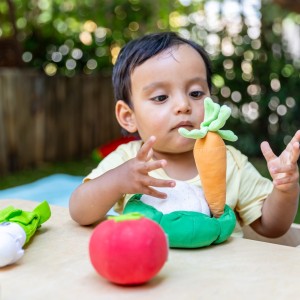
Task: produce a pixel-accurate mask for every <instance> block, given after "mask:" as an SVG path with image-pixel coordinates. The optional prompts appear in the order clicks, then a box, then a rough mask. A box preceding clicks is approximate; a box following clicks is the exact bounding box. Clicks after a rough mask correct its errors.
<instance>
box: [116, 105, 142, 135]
mask: <svg viewBox="0 0 300 300" xmlns="http://www.w3.org/2000/svg"><path fill="white" fill-rule="evenodd" d="M115 113H116V117H117V120H118V122H119V124H120V125H121V127H122V128H124V129H125V130H127V131H128V132H130V133H134V132H136V131H137V128H136V123H135V117H134V112H133V110H132V109H131V108H130V107H129V105H128V104H127V103H125V102H124V101H123V100H118V101H117V103H116V107H115Z"/></svg>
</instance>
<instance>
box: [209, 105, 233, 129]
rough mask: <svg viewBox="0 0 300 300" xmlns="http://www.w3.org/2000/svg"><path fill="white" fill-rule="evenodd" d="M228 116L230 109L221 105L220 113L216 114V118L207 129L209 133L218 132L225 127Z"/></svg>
mask: <svg viewBox="0 0 300 300" xmlns="http://www.w3.org/2000/svg"><path fill="white" fill-rule="evenodd" d="M230 114H231V109H230V107H229V106H227V105H222V106H221V109H220V112H219V114H218V118H217V119H216V120H214V121H212V122H211V123H210V125H209V126H208V129H209V130H210V131H218V130H219V129H221V128H222V127H223V126H224V125H225V123H226V121H227V120H228V118H229V117H230Z"/></svg>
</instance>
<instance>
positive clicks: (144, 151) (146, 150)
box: [136, 136, 156, 161]
mask: <svg viewBox="0 0 300 300" xmlns="http://www.w3.org/2000/svg"><path fill="white" fill-rule="evenodd" d="M155 141H156V138H155V136H151V137H150V138H149V139H148V140H147V141H146V142H145V143H144V144H143V145H142V147H141V149H140V150H139V151H138V153H137V156H136V157H137V159H139V160H144V161H148V160H149V159H150V158H151V157H152V153H153V152H152V151H153V150H152V146H153V144H154V143H155Z"/></svg>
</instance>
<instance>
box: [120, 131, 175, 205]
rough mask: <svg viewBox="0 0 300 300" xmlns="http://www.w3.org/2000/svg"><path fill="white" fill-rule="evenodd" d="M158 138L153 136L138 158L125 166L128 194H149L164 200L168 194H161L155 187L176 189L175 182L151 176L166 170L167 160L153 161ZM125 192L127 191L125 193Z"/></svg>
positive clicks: (138, 154)
mask: <svg viewBox="0 0 300 300" xmlns="http://www.w3.org/2000/svg"><path fill="white" fill-rule="evenodd" d="M155 140H156V138H155V137H154V136H151V137H150V138H149V139H148V140H147V141H146V142H145V143H144V144H143V146H142V147H141V149H140V150H139V152H138V153H137V156H136V157H135V158H133V159H131V160H129V161H128V162H126V163H125V164H124V167H125V169H126V178H127V180H126V182H127V186H126V193H127V194H147V195H150V196H153V197H156V198H161V199H164V198H166V197H167V194H165V193H161V192H159V191H157V190H156V189H154V188H153V187H174V186H175V184H176V183H175V181H174V180H162V179H156V178H153V177H151V176H149V174H148V173H149V172H151V171H153V170H156V169H160V168H164V167H165V166H166V164H167V161H166V160H156V161H155V160H154V161H151V158H152V155H153V149H152V146H153V144H154V143H155ZM124 192H125V191H124Z"/></svg>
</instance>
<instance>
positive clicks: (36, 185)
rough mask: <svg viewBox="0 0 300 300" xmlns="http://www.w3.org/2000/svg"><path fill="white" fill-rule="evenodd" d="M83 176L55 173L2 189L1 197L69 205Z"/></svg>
mask: <svg viewBox="0 0 300 300" xmlns="http://www.w3.org/2000/svg"><path fill="white" fill-rule="evenodd" d="M82 179H83V177H81V176H72V175H66V174H54V175H51V176H48V177H45V178H42V179H39V180H37V181H35V182H32V183H28V184H24V185H20V186H17V187H13V188H9V189H5V190H1V191H0V201H1V199H24V200H32V201H38V202H41V201H44V200H46V201H47V202H48V203H49V204H53V205H59V206H64V207H68V205H69V199H70V196H71V194H72V192H73V191H74V190H75V188H76V187H77V186H78V185H79V184H80V183H81V182H82Z"/></svg>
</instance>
